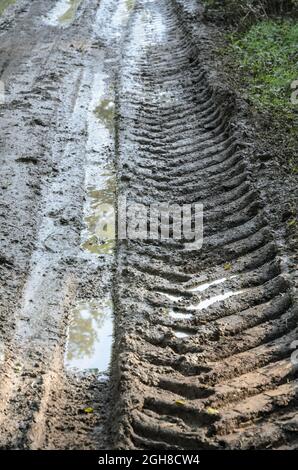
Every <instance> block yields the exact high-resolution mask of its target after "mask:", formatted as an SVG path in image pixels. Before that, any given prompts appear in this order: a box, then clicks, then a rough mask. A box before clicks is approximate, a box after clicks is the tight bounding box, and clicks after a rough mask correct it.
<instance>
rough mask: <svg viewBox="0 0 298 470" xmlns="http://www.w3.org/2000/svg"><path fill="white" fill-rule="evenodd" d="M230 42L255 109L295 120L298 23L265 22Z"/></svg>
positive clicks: (235, 35)
mask: <svg viewBox="0 0 298 470" xmlns="http://www.w3.org/2000/svg"><path fill="white" fill-rule="evenodd" d="M229 40H230V46H229V48H230V50H231V51H232V53H233V55H234V57H235V61H236V65H237V66H238V67H239V68H240V70H241V72H242V74H243V82H244V85H246V87H247V92H248V96H249V98H250V100H251V101H252V103H253V104H254V106H255V107H256V108H258V109H259V110H261V111H262V110H264V109H270V110H271V112H272V113H274V114H276V115H277V116H281V115H282V116H283V118H287V119H290V120H292V119H295V111H296V112H297V105H294V104H292V103H291V93H292V90H291V84H292V82H293V81H294V80H297V79H298V49H297V45H298V23H297V22H294V21H290V20H284V21H272V20H267V21H261V22H259V23H257V24H255V25H253V26H252V27H251V28H250V29H249V30H248V31H247V32H245V33H242V34H239V33H238V34H232V35H230V36H229Z"/></svg>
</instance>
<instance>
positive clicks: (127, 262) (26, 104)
mask: <svg viewBox="0 0 298 470" xmlns="http://www.w3.org/2000/svg"><path fill="white" fill-rule="evenodd" d="M56 3H57V2H55V1H52V2H43V1H41V0H33V1H29V0H19V1H17V2H16V3H15V4H13V5H11V6H9V7H8V8H7V9H6V10H5V12H4V13H3V15H2V16H1V17H0V80H1V81H2V82H3V83H4V84H5V102H4V103H3V104H0V129H1V130H0V142H1V147H0V152H1V153H0V155H1V162H2V165H1V172H0V188H1V193H0V198H1V199H0V207H1V213H0V216H1V237H0V242H1V246H0V293H1V301H0V302H1V303H0V319H1V322H0V335H1V336H0V347H1V351H0V352H1V357H0V359H1V362H0V366H1V377H2V381H1V386H0V423H1V432H0V448H1V449H110V448H118V449H230V448H232V449H265V448H266V449H268V448H269V449H284V448H291V449H295V448H298V440H297V430H298V421H297V378H296V376H297V368H296V367H295V364H294V363H293V356H292V353H293V342H294V341H296V340H297V338H298V334H297V333H298V331H297V316H298V311H297V290H296V288H297V248H296V247H297V244H296V243H295V242H296V238H295V237H296V234H295V227H293V226H289V224H287V220H288V218H289V217H291V207H292V205H293V204H297V192H296V193H295V191H297V181H296V180H295V177H294V176H289V175H287V174H284V173H283V172H281V170H280V167H279V165H278V161H277V160H274V158H273V159H269V158H268V159H267V158H266V157H265V156H264V155H266V152H267V153H268V151H270V143H268V144H267V145H268V148H267V149H266V152H265V150H264V148H263V147H259V141H258V137H257V134H256V131H255V129H256V127H255V122H254V120H253V118H252V116H251V114H250V112H249V110H248V108H247V105H246V103H245V101H244V100H243V99H242V98H241V97H240V96H238V95H237V93H236V92H235V91H234V90H232V89H231V87H230V85H229V79H228V77H227V76H225V74H224V73H223V71H222V68H221V64H220V62H219V60H218V59H217V58H215V56H214V55H213V54H212V53H211V52H212V48H213V46H214V40H213V37H214V35H220V30H218V29H217V28H215V27H212V26H210V25H206V24H205V23H204V21H203V9H202V6H201V4H200V2H197V1H196V0H160V1H158V2H154V1H152V0H136V1H135V2H132V1H127V0H126V1H125V0H83V1H82V2H77V3H79V6H78V9H77V10H76V12H75V15H74V18H73V19H71V20H70V21H68V22H67V23H64V24H61V23H59V21H56V20H55V18H54V17H53V8H54V7H55V5H56ZM102 83H103V84H104V89H105V90H106V92H105V93H106V94H107V95H110V94H111V95H112V97H113V99H114V101H115V113H114V116H113V117H112V118H111V116H110V115H108V116H107V113H104V120H107V119H108V121H109V123H108V124H107V125H106V130H105V131H103V130H102V132H97V131H96V130H94V126H93V120H92V119H93V118H92V112H91V113H90V109H91V111H92V106H93V104H92V103H93V102H94V93H95V94H96V93H97V89H98V95H99V96H101V97H102V95H100V90H99V89H100V87H101V84H102ZM105 98H106V97H105ZM90 106H91V108H90ZM111 119H113V125H112V128H111V125H110V124H111ZM262 145H263V144H262ZM268 149H269V150H268ZM106 164H108V165H111V166H113V167H115V171H116V193H117V195H118V196H124V195H125V196H126V198H127V200H128V201H129V203H132V202H133V203H142V204H150V203H153V202H156V201H158V202H165V201H167V202H168V201H170V202H171V204H174V203H176V204H179V205H181V204H194V203H203V206H204V243H203V247H202V248H201V249H200V248H197V247H196V246H190V245H189V244H187V243H185V240H172V239H169V240H163V241H156V240H140V239H139V240H133V239H128V240H121V239H119V240H116V243H115V250H112V252H110V250H108V252H106V253H105V252H104V249H103V251H98V250H97V252H96V253H94V252H92V251H90V250H86V249H83V247H82V243H81V236H82V232H83V231H84V229H85V228H86V227H85V223H84V214H85V212H84V211H85V208H86V199H87V197H88V191H87V190H88V185H87V183H86V182H88V181H89V180H88V178H89V175H90V172H91V173H92V172H93V173H94V172H95V175H96V174H97V173H96V172H97V171H98V173H99V174H100V172H101V171H102V167H103V166H104V165H106ZM93 173H92V174H93ZM86 185H87V186H86ZM289 211H290V212H289ZM109 294H111V295H112V297H113V303H114V347H113V352H112V360H111V367H110V371H109V379H108V380H104V378H103V377H102V376H101V375H100V374H98V372H96V371H92V370H90V371H88V370H87V371H73V370H69V369H67V368H66V367H65V350H66V347H67V334H68V333H67V332H68V328H69V323H70V319H71V312H72V309H73V308H74V306H75V305H76V302H77V300H78V299H79V300H82V299H83V300H88V299H101V298H103V297H105V296H107V295H109Z"/></svg>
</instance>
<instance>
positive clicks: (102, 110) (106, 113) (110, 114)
mask: <svg viewBox="0 0 298 470" xmlns="http://www.w3.org/2000/svg"><path fill="white" fill-rule="evenodd" d="M94 114H95V115H96V117H97V118H98V119H100V120H101V121H102V122H103V123H104V124H105V126H106V127H107V128H108V130H109V131H110V132H111V133H113V132H114V118H115V103H114V101H113V100H110V99H103V100H101V102H100V103H99V105H98V106H97V107H96V108H95V110H94Z"/></svg>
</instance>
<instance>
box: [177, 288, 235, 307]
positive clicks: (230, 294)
mask: <svg viewBox="0 0 298 470" xmlns="http://www.w3.org/2000/svg"><path fill="white" fill-rule="evenodd" d="M242 292H243V291H241V290H239V291H235V292H234V291H228V292H225V293H224V294H218V295H214V296H212V297H210V298H209V299H205V300H202V302H200V303H198V304H196V305H189V306H188V307H186V310H203V309H204V308H208V307H210V305H212V304H215V303H216V302H222V301H223V300H226V299H229V298H230V297H233V296H235V295H240V294H242Z"/></svg>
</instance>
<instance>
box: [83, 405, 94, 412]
mask: <svg viewBox="0 0 298 470" xmlns="http://www.w3.org/2000/svg"><path fill="white" fill-rule="evenodd" d="M93 411H94V410H93V408H91V406H89V407H88V408H85V409H84V412H85V413H93Z"/></svg>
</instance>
